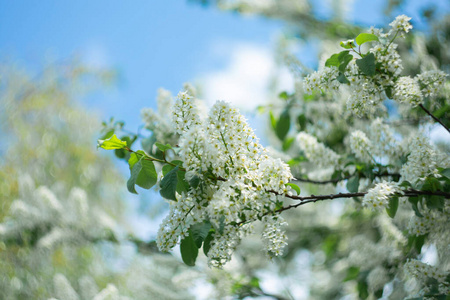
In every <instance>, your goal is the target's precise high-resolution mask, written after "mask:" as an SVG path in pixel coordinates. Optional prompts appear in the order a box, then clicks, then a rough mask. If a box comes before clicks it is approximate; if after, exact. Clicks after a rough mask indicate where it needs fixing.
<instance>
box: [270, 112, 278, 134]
mask: <svg viewBox="0 0 450 300" xmlns="http://www.w3.org/2000/svg"><path fill="white" fill-rule="evenodd" d="M269 117H270V125H272V128H273V130H275V129H276V128H277V120H276V119H275V116H274V115H273V112H272V111H269Z"/></svg>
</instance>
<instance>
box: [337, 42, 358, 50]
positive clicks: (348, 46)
mask: <svg viewBox="0 0 450 300" xmlns="http://www.w3.org/2000/svg"><path fill="white" fill-rule="evenodd" d="M340 45H341V47H342V48H345V49H351V48H355V47H356V45H355V41H354V40H346V41H342V42H341V43H340Z"/></svg>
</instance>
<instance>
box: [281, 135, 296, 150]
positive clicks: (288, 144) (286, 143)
mask: <svg viewBox="0 0 450 300" xmlns="http://www.w3.org/2000/svg"><path fill="white" fill-rule="evenodd" d="M294 140H295V138H293V137H290V138H287V139H285V140H284V142H283V151H287V150H289V148H290V147H291V146H292V142H294Z"/></svg>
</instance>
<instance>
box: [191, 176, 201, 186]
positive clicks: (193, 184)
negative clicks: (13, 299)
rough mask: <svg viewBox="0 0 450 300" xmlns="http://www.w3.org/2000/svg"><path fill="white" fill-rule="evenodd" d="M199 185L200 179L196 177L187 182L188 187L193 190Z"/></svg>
mask: <svg viewBox="0 0 450 300" xmlns="http://www.w3.org/2000/svg"><path fill="white" fill-rule="evenodd" d="M199 184H200V177H198V176H197V175H195V176H193V177H192V178H191V180H189V185H190V186H191V187H193V188H194V189H196V188H197V187H198V185H199Z"/></svg>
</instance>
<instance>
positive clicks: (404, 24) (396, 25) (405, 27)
mask: <svg viewBox="0 0 450 300" xmlns="http://www.w3.org/2000/svg"><path fill="white" fill-rule="evenodd" d="M409 20H411V18H410V17H408V16H405V15H400V16H397V17H396V18H395V20H394V21H392V22H391V23H390V24H389V26H391V27H392V30H396V31H398V32H399V33H400V34H403V33H408V32H409V30H410V29H412V28H413V27H412V25H411V23H409Z"/></svg>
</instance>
